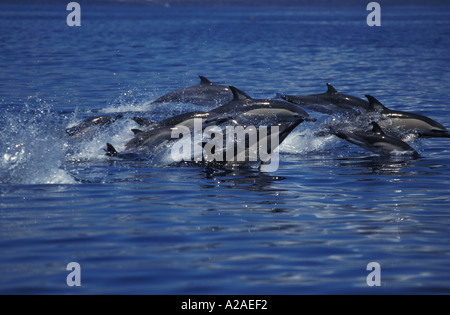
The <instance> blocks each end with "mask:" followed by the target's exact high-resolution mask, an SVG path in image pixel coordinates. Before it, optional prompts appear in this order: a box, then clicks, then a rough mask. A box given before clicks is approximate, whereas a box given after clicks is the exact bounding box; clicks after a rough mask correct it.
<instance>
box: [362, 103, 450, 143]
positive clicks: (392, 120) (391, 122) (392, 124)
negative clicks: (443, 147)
mask: <svg viewBox="0 0 450 315" xmlns="http://www.w3.org/2000/svg"><path fill="white" fill-rule="evenodd" d="M366 97H367V99H368V100H369V111H372V112H379V114H380V116H381V117H380V118H381V120H380V121H378V124H379V125H380V126H381V127H382V128H383V129H391V128H398V129H400V130H403V131H407V132H414V133H417V135H418V136H419V137H422V138H450V133H449V132H448V130H447V129H446V128H445V127H444V126H443V125H441V124H440V123H438V122H436V121H434V120H433V119H431V118H428V117H426V116H423V115H419V114H414V113H408V112H403V111H397V110H391V109H389V108H387V107H386V106H384V105H383V104H381V102H380V101H378V100H377V99H376V98H375V97H373V96H371V95H366ZM380 108H381V111H379V110H378V109H380Z"/></svg>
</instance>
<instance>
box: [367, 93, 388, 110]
mask: <svg viewBox="0 0 450 315" xmlns="http://www.w3.org/2000/svg"><path fill="white" fill-rule="evenodd" d="M366 97H367V99H368V100H369V110H370V111H374V110H377V109H388V108H387V107H386V106H384V105H383V104H381V102H380V101H379V100H377V99H376V98H375V97H373V96H372V95H368V94H367V95H366Z"/></svg>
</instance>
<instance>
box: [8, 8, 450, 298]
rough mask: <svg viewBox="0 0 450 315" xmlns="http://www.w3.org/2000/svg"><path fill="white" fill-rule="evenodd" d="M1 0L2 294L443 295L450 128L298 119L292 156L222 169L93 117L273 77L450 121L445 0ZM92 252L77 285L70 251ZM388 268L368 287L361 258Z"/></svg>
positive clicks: (258, 84) (281, 84) (269, 84)
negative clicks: (361, 138)
mask: <svg viewBox="0 0 450 315" xmlns="http://www.w3.org/2000/svg"><path fill="white" fill-rule="evenodd" d="M68 13H69V12H68V11H66V7H65V5H59V6H58V5H40V6H37V5H3V4H2V5H0V42H1V43H2V44H1V45H0V117H1V125H0V131H1V132H0V252H1V255H0V293H2V294H18V293H19V294H20V293H25V294H79V293H82V294H313V293H314V294H330V293H331V294H383V293H386V294H391V293H407V294H417V293H425V294H439V293H450V271H449V269H448V266H449V263H450V252H449V250H448V249H449V244H450V229H449V221H450V214H449V210H450V162H449V161H450V150H449V145H450V142H449V141H450V140H448V139H426V140H415V141H413V142H411V143H410V144H411V145H412V146H413V147H414V148H415V149H416V150H417V151H418V152H419V153H420V155H421V157H420V158H419V159H404V158H395V159H394V158H381V157H378V156H374V155H373V154H371V153H369V152H367V151H365V150H364V149H361V148H359V147H356V146H353V145H351V144H349V143H347V142H344V141H343V140H340V139H338V138H337V137H334V136H328V137H317V136H314V132H315V131H316V130H317V128H318V127H317V126H318V125H319V124H320V123H321V122H326V121H329V120H330V119H332V117H330V116H325V115H322V114H318V113H314V112H310V114H311V116H313V117H316V118H317V119H318V122H317V123H304V124H302V125H300V126H299V127H298V128H297V129H296V130H295V131H294V132H293V133H292V134H291V135H290V136H289V138H288V139H286V141H285V143H283V144H282V146H281V150H280V151H281V162H280V168H279V169H278V170H277V171H276V172H273V173H261V172H259V171H257V170H253V169H248V170H245V169H243V170H237V171H235V172H231V173H229V172H221V171H218V170H215V171H212V170H208V169H205V168H201V167H169V166H168V165H166V164H164V162H163V161H153V162H151V163H150V162H149V161H126V160H124V161H111V160H110V159H108V158H107V157H105V155H104V153H105V152H104V149H105V144H106V142H111V143H113V144H114V145H117V146H119V147H120V146H121V144H123V142H124V141H126V140H128V139H130V138H131V137H132V132H131V129H132V128H135V125H133V124H131V123H130V122H129V121H123V122H122V121H118V122H117V123H115V124H113V125H112V126H110V127H108V128H107V129H106V130H105V131H104V132H102V133H101V134H98V135H97V136H96V137H94V138H93V139H90V140H89V141H82V142H77V143H73V142H71V141H70V139H68V138H67V135H65V132H64V130H65V129H66V128H67V127H69V126H73V125H74V124H76V123H77V122H79V121H81V120H83V119H85V118H88V117H93V116H95V115H100V114H112V115H114V114H117V113H121V112H135V113H137V114H140V115H146V116H150V117H154V118H157V119H160V118H166V117H169V116H171V115H172V114H176V113H180V112H183V111H187V110H191V109H192V108H193V107H194V105H189V104H173V106H170V105H154V104H151V101H153V100H155V99H156V98H157V97H159V96H161V95H163V94H165V93H167V92H170V91H173V90H176V89H179V88H182V87H186V86H190V85H194V84H197V83H198V82H199V79H198V75H203V76H206V77H207V78H209V79H210V80H212V81H213V82H215V83H220V84H227V85H234V86H237V87H239V88H240V89H242V90H244V91H245V92H247V93H248V94H249V95H251V96H254V97H258V98H272V97H275V96H276V94H277V93H289V94H297V95H306V94H315V93H321V92H324V91H325V90H326V86H325V83H327V82H330V83H332V84H333V85H334V86H335V87H336V88H337V89H338V90H339V91H341V92H342V93H346V94H350V95H355V96H358V97H364V95H365V94H372V95H374V96H376V97H377V98H378V99H379V100H381V101H382V102H383V103H384V104H385V105H386V106H388V107H390V108H392V109H397V110H404V111H412V112H416V113H420V114H423V115H427V116H429V117H431V118H433V119H435V120H437V121H439V122H440V123H441V124H443V125H444V126H446V127H447V128H450V112H449V111H448V106H449V105H450V104H449V99H448V94H449V92H450V88H449V84H448V83H449V82H450V74H449V73H450V71H449V61H450V57H449V48H450V7H435V8H430V7H384V6H383V7H382V13H381V19H382V26H381V27H369V26H367V24H366V17H367V14H368V11H366V8H365V5H363V6H361V7H360V8H358V7H354V8H304V7H295V8H237V7H236V8H198V7H195V8H194V7H192V8H175V7H169V8H154V7H138V6H117V7H114V6H89V5H82V11H81V23H82V25H81V27H68V26H67V24H66V17H67V14H68ZM70 262H78V263H79V264H80V266H81V286H80V287H69V286H68V285H67V283H66V277H67V276H68V275H69V273H70V271H68V270H66V266H67V265H68V264H69V263H70ZM370 262H378V263H379V264H380V266H381V274H380V278H381V286H380V287H370V286H368V284H367V282H366V278H367V276H368V275H369V273H370V272H371V271H370V270H369V271H368V270H366V267H367V265H368V263H370Z"/></svg>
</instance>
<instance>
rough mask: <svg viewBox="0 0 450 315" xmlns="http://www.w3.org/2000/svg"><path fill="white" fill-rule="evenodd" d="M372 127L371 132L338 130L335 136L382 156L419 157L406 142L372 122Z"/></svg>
mask: <svg viewBox="0 0 450 315" xmlns="http://www.w3.org/2000/svg"><path fill="white" fill-rule="evenodd" d="M372 126H373V128H372V130H371V131H366V132H365V131H361V130H356V131H352V130H338V131H334V134H335V135H336V136H338V137H339V138H341V139H344V140H347V141H348V142H350V143H353V144H356V145H358V146H360V147H362V148H364V149H366V150H369V151H372V152H374V153H377V154H380V155H395V154H404V155H411V156H414V157H418V156H419V154H418V153H417V152H416V150H414V149H413V148H412V147H411V146H409V144H407V143H406V142H403V141H402V140H400V139H398V138H396V137H392V136H389V135H387V134H385V133H384V132H383V130H382V129H381V127H380V126H379V125H378V124H377V123H376V122H372Z"/></svg>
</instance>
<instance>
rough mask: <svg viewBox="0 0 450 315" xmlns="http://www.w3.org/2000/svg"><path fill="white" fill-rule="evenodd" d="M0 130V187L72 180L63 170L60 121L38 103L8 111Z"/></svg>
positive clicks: (48, 109)
mask: <svg viewBox="0 0 450 315" xmlns="http://www.w3.org/2000/svg"><path fill="white" fill-rule="evenodd" d="M2 116H3V124H2V126H1V130H0V152H1V153H0V154H1V158H0V183H2V184H42V183H45V184H67V183H74V180H73V178H72V177H71V176H70V175H69V174H68V173H67V172H66V171H65V170H64V158H65V156H64V141H63V138H62V137H61V129H60V125H59V122H60V120H61V118H60V117H58V116H57V115H55V114H54V113H52V112H51V107H50V106H48V105H47V104H45V103H41V104H40V106H39V107H38V108H37V109H33V110H32V109H30V107H29V106H28V105H27V104H26V105H25V106H24V107H22V108H19V109H17V108H13V107H11V108H8V110H7V111H6V113H4V114H3V115H2Z"/></svg>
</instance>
